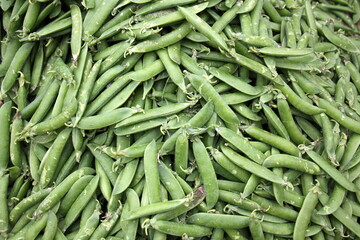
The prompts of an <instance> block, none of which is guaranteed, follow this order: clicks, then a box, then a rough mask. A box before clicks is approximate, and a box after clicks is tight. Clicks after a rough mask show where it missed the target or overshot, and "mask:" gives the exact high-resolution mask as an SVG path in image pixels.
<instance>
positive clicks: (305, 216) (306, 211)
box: [293, 186, 320, 240]
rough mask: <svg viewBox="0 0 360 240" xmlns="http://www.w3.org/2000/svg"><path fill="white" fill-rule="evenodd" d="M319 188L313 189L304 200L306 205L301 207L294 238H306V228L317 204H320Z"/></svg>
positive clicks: (297, 239) (298, 239)
mask: <svg viewBox="0 0 360 240" xmlns="http://www.w3.org/2000/svg"><path fill="white" fill-rule="evenodd" d="M319 194H320V192H319V188H318V186H315V187H314V188H313V189H311V190H310V191H309V192H308V193H307V194H306V197H305V199H304V203H303V205H302V206H301V209H300V211H299V214H298V216H297V218H296V221H295V227H294V233H293V238H294V239H295V240H300V239H304V238H305V233H306V228H307V226H308V224H309V223H310V218H311V213H312V211H314V209H315V207H316V205H317V203H318V202H319V197H318V196H319Z"/></svg>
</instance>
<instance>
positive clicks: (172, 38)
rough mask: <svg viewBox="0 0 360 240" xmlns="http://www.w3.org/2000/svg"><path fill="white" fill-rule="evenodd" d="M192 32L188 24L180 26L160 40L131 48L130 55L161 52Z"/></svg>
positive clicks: (147, 41) (149, 41) (145, 42)
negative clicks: (160, 50)
mask: <svg viewBox="0 0 360 240" xmlns="http://www.w3.org/2000/svg"><path fill="white" fill-rule="evenodd" d="M190 32H191V25H190V24H189V23H187V22H185V23H183V24H182V25H180V26H179V27H178V28H177V29H175V30H173V31H172V32H170V33H168V34H165V35H162V36H160V37H158V38H155V39H151V40H145V41H142V42H140V43H138V44H136V45H135V46H132V47H129V49H128V53H130V54H132V53H141V52H151V51H155V50H159V49H161V48H165V47H168V46H170V45H172V44H174V43H177V42H178V41H179V40H181V39H183V38H184V37H186V35H188V34H189V33H190Z"/></svg>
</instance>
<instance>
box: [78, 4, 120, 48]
mask: <svg viewBox="0 0 360 240" xmlns="http://www.w3.org/2000/svg"><path fill="white" fill-rule="evenodd" d="M118 2H119V1H118V0H108V1H106V2H104V3H102V4H95V8H93V9H92V11H88V13H87V14H86V16H85V18H84V21H83V26H84V27H83V38H84V40H85V41H88V40H90V39H91V36H92V35H94V34H95V33H96V31H97V30H99V28H100V27H101V26H102V25H103V24H104V22H105V20H106V19H107V18H108V17H109V16H110V14H111V12H112V11H113V9H114V8H115V7H116V5H117V4H118ZM94 18H96V22H93V20H94Z"/></svg>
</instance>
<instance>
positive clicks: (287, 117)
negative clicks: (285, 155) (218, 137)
mask: <svg viewBox="0 0 360 240" xmlns="http://www.w3.org/2000/svg"><path fill="white" fill-rule="evenodd" d="M277 106H278V110H279V115H280V119H281V120H282V122H283V123H284V126H285V128H286V130H287V132H288V133H289V136H290V139H291V140H292V141H293V142H295V143H296V144H309V143H310V141H309V140H308V139H307V138H306V137H305V136H304V135H302V133H301V132H300V130H299V129H298V127H297V126H296V123H295V121H294V118H293V116H292V114H291V110H290V106H289V104H288V102H287V101H286V100H285V99H283V98H281V97H278V98H277Z"/></svg>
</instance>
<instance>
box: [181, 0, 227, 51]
mask: <svg viewBox="0 0 360 240" xmlns="http://www.w3.org/2000/svg"><path fill="white" fill-rule="evenodd" d="M178 11H179V12H180V13H181V14H182V15H183V16H184V17H185V19H186V20H187V21H188V22H189V23H191V25H193V27H194V28H196V29H197V30H198V31H199V32H200V33H202V34H204V35H205V36H206V37H207V38H208V39H209V40H210V41H211V42H213V43H214V44H215V45H216V46H217V47H219V48H221V49H224V50H225V51H228V50H229V47H228V46H227V44H226V42H225V40H224V39H223V38H222V37H221V36H220V34H219V33H217V32H216V31H214V30H213V29H212V28H211V27H210V26H209V24H208V23H207V22H206V21H204V20H203V19H202V18H200V17H199V16H197V15H196V13H194V12H191V11H189V9H187V8H183V7H178Z"/></svg>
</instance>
